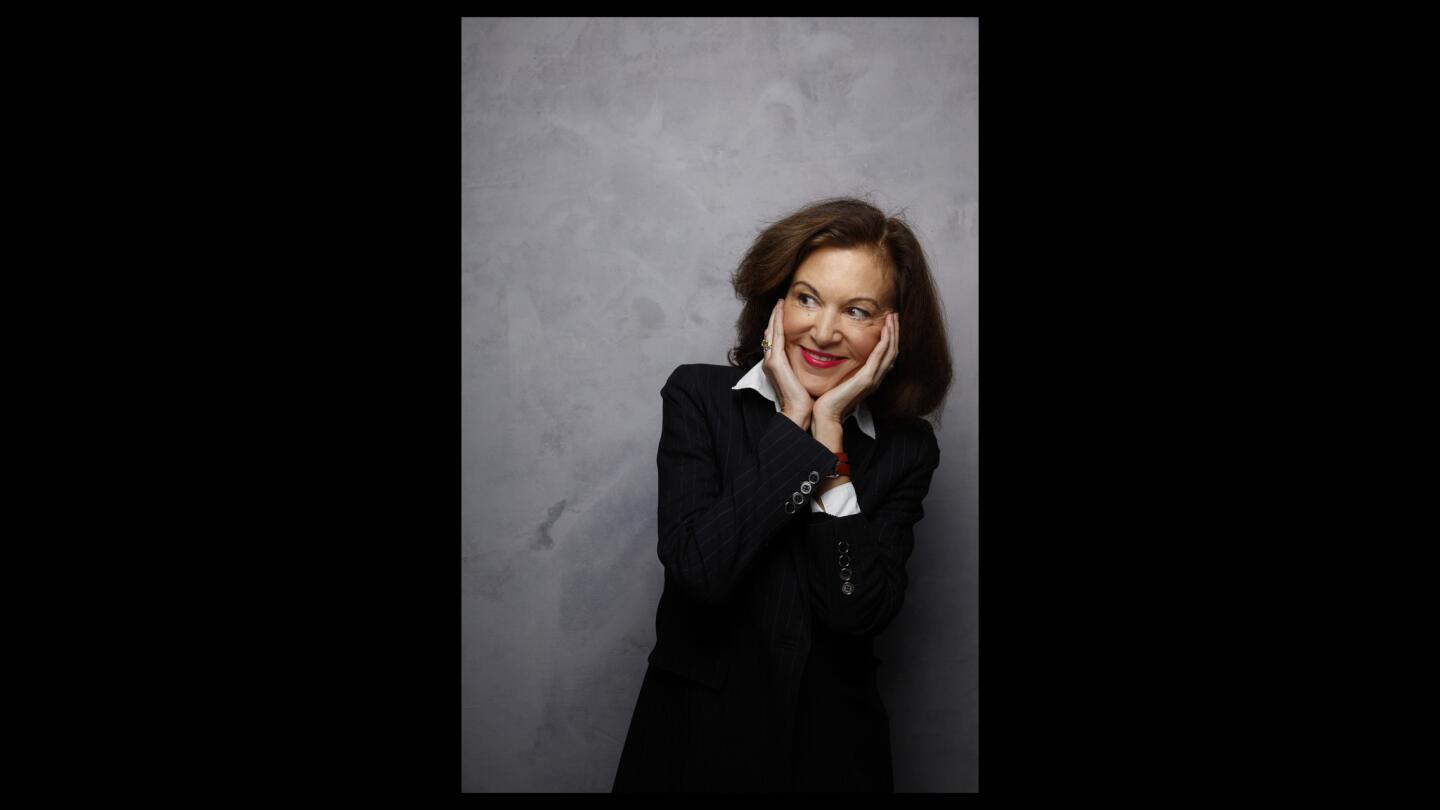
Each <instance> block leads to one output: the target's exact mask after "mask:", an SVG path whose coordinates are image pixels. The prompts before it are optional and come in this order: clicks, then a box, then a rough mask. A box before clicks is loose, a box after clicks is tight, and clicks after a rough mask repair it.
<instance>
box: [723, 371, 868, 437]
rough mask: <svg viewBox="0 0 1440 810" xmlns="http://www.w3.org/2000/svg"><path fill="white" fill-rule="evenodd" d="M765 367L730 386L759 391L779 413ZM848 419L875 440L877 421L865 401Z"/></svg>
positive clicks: (778, 400) (746, 374)
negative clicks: (773, 404)
mask: <svg viewBox="0 0 1440 810" xmlns="http://www.w3.org/2000/svg"><path fill="white" fill-rule="evenodd" d="M764 365H765V361H764V360H761V361H760V362H758V363H756V364H755V365H753V366H751V367H750V370H749V371H747V372H745V376H744V377H741V378H740V382H737V383H735V384H734V385H732V386H730V388H731V390H734V391H739V390H740V389H741V388H749V389H751V390H754V391H759V392H760V396H762V397H765V398H766V399H768V400H770V401H771V402H773V403H775V410H776V411H779V410H780V399H779V398H778V397H776V396H775V387H774V386H772V385H771V384H770V378H769V377H767V376H765V369H764ZM846 418H847V419H854V420H855V424H856V425H858V426H859V428H860V431H861V432H862V433H864V434H865V435H866V436H869V437H870V438H872V439H873V438H875V420H873V419H871V418H870V408H869V407H868V406H866V404H865V401H864V400H861V401H860V406H859V407H857V408H856V409H855V410H853V411H851V412H850V416H848V417H846Z"/></svg>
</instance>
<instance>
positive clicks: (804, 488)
mask: <svg viewBox="0 0 1440 810" xmlns="http://www.w3.org/2000/svg"><path fill="white" fill-rule="evenodd" d="M814 488H815V485H814V484H812V483H810V482H809V481H805V482H803V483H801V484H800V491H801V492H803V493H805V494H806V495H809V494H810V490H812V489H814Z"/></svg>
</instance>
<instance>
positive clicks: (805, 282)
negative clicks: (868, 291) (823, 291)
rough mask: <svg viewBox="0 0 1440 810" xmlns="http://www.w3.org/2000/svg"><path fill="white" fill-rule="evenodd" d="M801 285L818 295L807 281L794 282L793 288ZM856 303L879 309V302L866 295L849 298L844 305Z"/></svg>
mask: <svg viewBox="0 0 1440 810" xmlns="http://www.w3.org/2000/svg"><path fill="white" fill-rule="evenodd" d="M801 284H804V285H805V286H806V287H809V288H810V291H811V292H813V293H815V294H816V295H820V291H819V290H817V289H815V287H814V285H812V284H811V283H810V282H808V281H797V282H795V286H797V287H798V286H800V285H801ZM821 297H823V296H821ZM856 301H869V302H870V303H872V304H874V305H875V308H876V309H879V308H880V302H879V301H876V300H875V299H874V298H871V297H870V296H868V295H857V296H856V297H854V298H851V299H850V300H849V301H846V302H845V303H847V304H853V303H855V302H856Z"/></svg>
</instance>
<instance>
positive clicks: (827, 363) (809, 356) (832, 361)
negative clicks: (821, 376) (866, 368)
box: [800, 346, 845, 368]
mask: <svg viewBox="0 0 1440 810" xmlns="http://www.w3.org/2000/svg"><path fill="white" fill-rule="evenodd" d="M800 354H802V355H804V357H805V362H807V363H809V364H810V365H812V366H814V367H816V368H829V367H831V366H834V365H838V364H839V363H841V362H843V361H844V360H845V358H843V357H836V356H834V355H821V354H816V353H814V352H812V351H810V350H809V349H807V348H805V347H804V346H801V347H800Z"/></svg>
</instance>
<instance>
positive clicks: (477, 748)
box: [459, 17, 980, 794]
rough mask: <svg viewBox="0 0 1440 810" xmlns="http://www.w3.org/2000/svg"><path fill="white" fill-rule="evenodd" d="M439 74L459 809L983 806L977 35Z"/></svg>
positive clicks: (659, 50) (697, 30)
mask: <svg viewBox="0 0 1440 810" xmlns="http://www.w3.org/2000/svg"><path fill="white" fill-rule="evenodd" d="M460 48H461V60H460V63H461V64H460V70H461V105H460V107H461V115H460V128H461V144H460V149H461V183H460V215H461V268H460V270H461V274H460V279H459V281H460V288H461V330H460V332H461V341H462V349H461V391H460V396H461V442H462V447H461V471H460V473H461V475H460V486H461V522H462V533H461V560H460V563H461V564H460V579H461V623H460V624H461V644H460V653H461V656H460V658H461V660H460V671H461V672H460V674H461V695H460V701H461V705H460V723H461V735H460V737H461V751H460V755H461V790H462V792H466V793H621V794H628V793H973V792H978V791H979V789H980V787H979V785H980V774H979V740H978V728H979V717H978V705H979V685H978V680H979V676H978V672H979V655H978V651H979V590H978V580H979V570H978V558H979V553H978V552H979V536H978V525H979V520H978V517H979V516H978V490H979V464H978V459H979V453H978V433H979V382H978V381H979V368H978V347H979V176H978V173H979V167H978V155H979V132H978V118H979V20H978V19H976V18H964V17H942V18H914V17H906V18H883V17H875V18H828V17H817V18H681V17H676V18H633V17H632V18H518V17H517V18H512V17H505V18H479V17H477V18H464V19H462V20H461V21H460Z"/></svg>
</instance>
